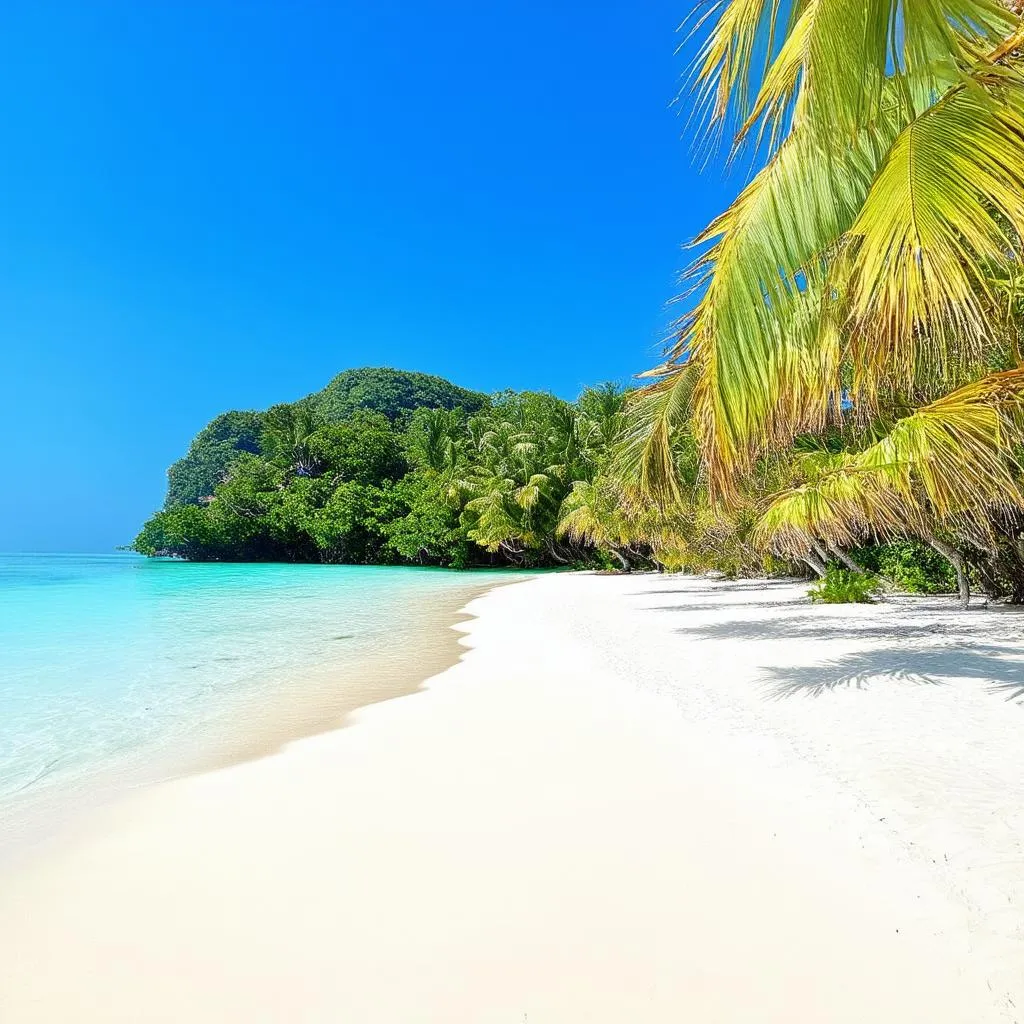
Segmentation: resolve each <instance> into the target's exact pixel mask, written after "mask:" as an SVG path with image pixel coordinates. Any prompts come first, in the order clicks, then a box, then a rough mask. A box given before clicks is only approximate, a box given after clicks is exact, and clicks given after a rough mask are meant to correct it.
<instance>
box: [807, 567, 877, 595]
mask: <svg viewBox="0 0 1024 1024" xmlns="http://www.w3.org/2000/svg"><path fill="white" fill-rule="evenodd" d="M880 589H881V588H880V586H879V582H878V580H877V579H876V578H875V577H874V576H869V575H868V574H867V573H865V572H851V571H850V570H849V569H833V568H830V569H829V570H828V572H826V573H825V577H824V579H821V580H818V582H817V583H815V584H814V585H813V586H812V587H811V589H810V590H809V591H808V593H809V594H810V597H811V600H812V601H814V602H815V603H816V604H871V603H872V602H873V601H874V599H875V596H876V595H877V594H878V591H879V590H880Z"/></svg>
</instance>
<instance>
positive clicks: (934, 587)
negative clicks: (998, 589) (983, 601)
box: [854, 540, 956, 594]
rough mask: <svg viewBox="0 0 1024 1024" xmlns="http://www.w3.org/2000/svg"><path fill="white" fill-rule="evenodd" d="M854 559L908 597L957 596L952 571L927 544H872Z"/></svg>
mask: <svg viewBox="0 0 1024 1024" xmlns="http://www.w3.org/2000/svg"><path fill="white" fill-rule="evenodd" d="M854 557H855V558H856V559H857V561H858V562H860V564H861V565H863V566H864V568H865V569H869V570H871V571H872V572H876V573H878V575H879V576H884V577H885V578H886V579H887V580H891V581H892V584H893V586H895V587H896V589H897V590H902V591H904V592H906V593H908V594H953V593H956V574H955V573H954V572H953V567H952V566H951V565H950V564H949V562H947V561H946V559H945V558H943V557H942V555H940V554H939V553H938V552H937V551H936V550H935V549H934V548H932V547H931V546H929V545H928V544H922V543H920V542H919V541H914V540H902V541H894V542H893V543H891V544H874V545H871V546H870V547H865V548H861V549H859V550H858V551H856V552H855V553H854Z"/></svg>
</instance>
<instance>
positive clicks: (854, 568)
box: [828, 543, 865, 572]
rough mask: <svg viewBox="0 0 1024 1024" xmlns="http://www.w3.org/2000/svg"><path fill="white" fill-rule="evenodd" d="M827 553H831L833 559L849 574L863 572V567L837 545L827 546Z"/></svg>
mask: <svg viewBox="0 0 1024 1024" xmlns="http://www.w3.org/2000/svg"><path fill="white" fill-rule="evenodd" d="M828 549H829V551H831V552H832V555H833V557H835V558H838V559H839V561H840V562H842V563H843V565H845V566H846V568H847V569H849V570H850V571H851V572H864V571H865V570H864V566H863V565H861V564H860V562H858V561H857V560H856V559H855V558H852V557H851V556H850V555H848V554H847V553H846V552H845V551H844V550H843V549H842V548H841V547H840V546H839V545H838V544H832V543H830V544H829V546H828Z"/></svg>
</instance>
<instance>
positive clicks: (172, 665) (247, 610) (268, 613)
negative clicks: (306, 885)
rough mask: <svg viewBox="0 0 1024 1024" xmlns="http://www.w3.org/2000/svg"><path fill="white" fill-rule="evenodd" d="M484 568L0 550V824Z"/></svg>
mask: <svg viewBox="0 0 1024 1024" xmlns="http://www.w3.org/2000/svg"><path fill="white" fill-rule="evenodd" d="M491 579H492V574H472V573H461V574H460V573H453V572H445V571H442V570H430V569H403V568H379V567H363V566H318V565H224V564H193V563H187V562H178V561H165V560H150V559H143V558H139V557H136V556H133V555H85V556H83V555H4V556H0V820H2V816H3V811H4V808H5V806H7V807H11V806H13V805H14V802H15V801H17V800H19V799H22V798H23V797H24V796H25V795H26V794H27V795H34V794H40V793H42V792H44V791H53V790H54V789H55V788H56V789H59V788H60V787H61V786H64V787H69V786H73V785H81V784H82V783H83V780H86V779H88V778H89V777H90V776H95V775H97V774H101V773H102V772H104V771H106V770H108V769H110V768H116V766H117V765H118V764H119V763H121V762H125V763H127V762H128V761H134V762H138V761H140V760H143V761H144V760H145V759H146V757H147V756H149V753H150V752H151V751H154V750H156V749H158V748H166V747H168V746H173V744H174V742H175V741H176V739H177V738H178V737H181V738H184V737H194V736H195V735H196V734H197V733H201V731H202V729H203V727H204V725H205V724H208V723H211V722H213V721H215V720H216V719H217V718H218V716H221V715H223V714H224V713H225V711H226V709H228V708H231V707H238V706H240V705H242V706H244V704H245V703H246V702H252V701H254V700H259V699H260V697H261V695H268V694H270V693H271V692H272V691H273V688H274V687H275V685H276V684H278V683H279V682H280V681H281V680H283V679H286V678H293V677H294V676H295V675H296V673H298V672H301V671H303V670H305V669H307V668H312V667H315V666H325V665H342V664H344V663H345V662H346V661H352V660H354V659H358V658H359V657H361V656H363V655H365V653H366V652H367V651H370V650H373V649H374V647H380V645H382V644H395V643H401V642H402V637H403V635H404V633H403V631H406V632H407V631H409V630H411V629H414V628H415V627H416V626H417V624H418V623H422V622H423V621H426V619H428V618H429V616H430V614H431V612H432V610H434V609H436V606H437V604H438V601H439V599H441V598H444V599H446V600H449V601H450V600H451V599H454V598H457V597H459V596H460V594H462V593H465V594H466V595H467V596H468V594H469V593H470V592H471V591H475V590H477V589H479V588H480V587H481V585H486V583H488V582H489V581H490V580H491Z"/></svg>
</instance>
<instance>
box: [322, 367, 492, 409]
mask: <svg viewBox="0 0 1024 1024" xmlns="http://www.w3.org/2000/svg"><path fill="white" fill-rule="evenodd" d="M309 402H310V403H311V405H312V407H313V408H314V409H315V410H316V413H317V414H318V415H319V416H320V417H321V418H322V419H323V420H325V421H327V422H333V421H336V420H343V419H347V418H348V417H349V416H351V415H352V413H354V412H355V411H356V410H357V409H368V410H370V411H372V412H380V413H383V414H384V415H385V416H387V417H388V419H391V420H395V419H399V418H400V417H402V416H403V415H404V414H407V413H411V412H413V411H414V410H416V409H423V408H426V409H456V408H461V409H465V410H466V411H467V412H476V411H477V410H478V409H482V408H483V407H484V406H485V405H486V404H487V396H486V395H482V394H480V393H479V392H478V391H467V390H466V389H465V388H460V387H458V386H457V385H455V384H452V383H451V381H447V380H445V379H444V378H443V377H435V376H433V375H432V374H429V373H410V372H408V371H405V370H392V369H390V368H388V367H369V366H367V367H363V368H362V369H358V370H345V371H344V372H343V373H339V374H338V376H337V377H335V378H334V380H332V381H331V382H330V384H328V385H327V387H325V388H324V389H323V391H320V392H317V394H315V395H310V397H309Z"/></svg>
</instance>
